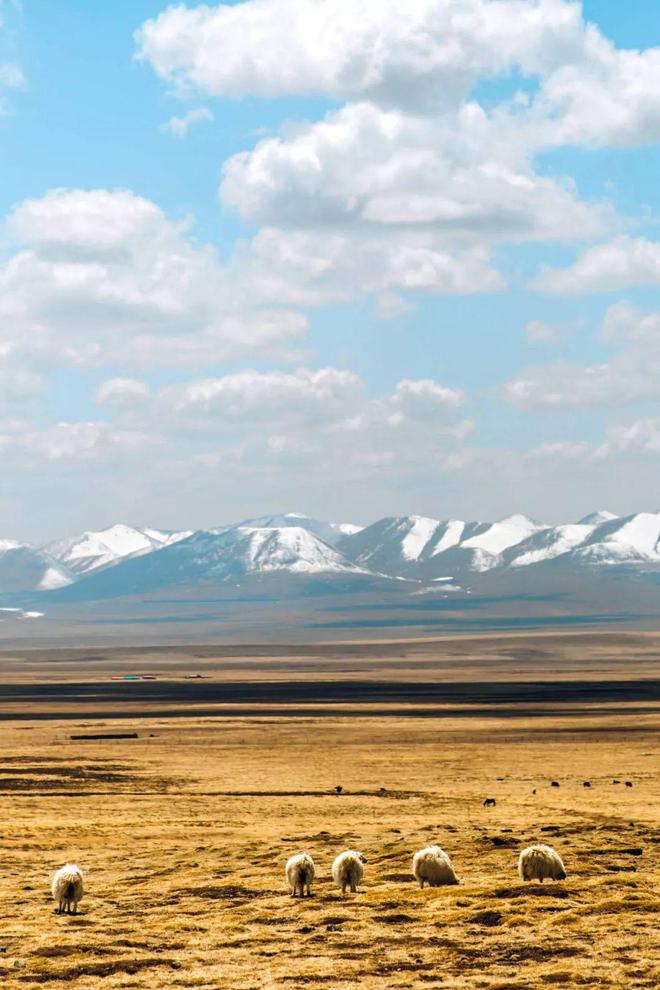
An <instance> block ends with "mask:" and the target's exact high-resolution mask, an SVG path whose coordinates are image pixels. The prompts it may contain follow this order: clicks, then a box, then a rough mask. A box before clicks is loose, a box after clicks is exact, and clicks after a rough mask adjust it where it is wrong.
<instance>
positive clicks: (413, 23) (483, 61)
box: [136, 0, 660, 145]
mask: <svg viewBox="0 0 660 990" xmlns="http://www.w3.org/2000/svg"><path fill="white" fill-rule="evenodd" d="M136 43H137V51H138V57H139V58H140V59H142V60H144V61H147V62H149V63H150V64H151V66H152V67H153V69H154V70H155V72H156V73H157V74H158V75H159V76H161V78H163V79H165V80H166V81H167V82H168V83H174V84H175V85H176V86H178V87H179V88H180V89H181V90H183V91H188V90H193V91H201V92H205V93H209V94H212V95H215V96H224V97H227V96H229V97H239V96H245V95H256V96H262V97H277V96H283V95H287V94H310V93H311V94H317V93H322V94H325V95H328V96H330V97H333V98H335V99H339V100H343V101H349V102H355V101H360V100H369V101H371V102H373V103H377V104H378V105H380V106H383V107H397V108H402V109H404V110H407V111H412V112H414V113H419V112H431V113H437V112H438V111H439V110H442V109H447V108H448V107H456V106H458V105H459V104H460V103H461V102H463V101H464V100H465V99H466V97H467V96H468V94H469V92H470V90H471V89H472V87H473V86H474V84H475V82H476V81H477V80H479V79H482V78H487V79H489V78H493V77H496V76H498V75H506V74H508V73H510V72H512V71H517V72H518V73H520V75H521V76H522V77H527V78H528V79H533V80H537V81H538V88H537V90H536V91H532V96H531V98H529V100H528V104H529V110H530V113H529V118H530V122H531V123H532V125H533V128H534V129H535V130H536V132H537V138H536V139H537V140H538V141H539V142H540V143H541V144H543V143H548V144H566V143H575V144H587V145H604V144H636V143H646V142H650V141H654V140H657V138H658V136H659V135H660V85H659V82H660V49H658V48H650V49H646V50H644V51H636V50H626V49H617V48H616V47H615V46H614V45H613V44H612V43H611V42H610V41H609V40H608V39H607V38H605V37H604V36H603V35H602V34H601V32H600V31H599V30H598V29H597V28H596V27H595V25H593V24H589V23H586V22H585V21H584V20H583V17H582V8H581V5H580V4H579V3H574V2H572V0H417V2H416V3H409V2H406V0H381V2H380V3H367V4H365V3H364V2H363V0H343V2H342V3H341V4H336V3H335V4H333V3H325V2H321V0H244V2H242V3H238V4H232V5H228V4H218V5H216V6H207V5H204V6H197V7H184V6H183V5H177V6H174V7H169V8H168V9H167V10H165V11H163V12H162V13H161V14H160V15H159V16H157V17H155V18H153V19H151V20H148V21H146V22H145V23H144V24H143V25H142V27H141V28H140V30H139V31H138V32H137V33H136ZM541 132H542V133H541Z"/></svg>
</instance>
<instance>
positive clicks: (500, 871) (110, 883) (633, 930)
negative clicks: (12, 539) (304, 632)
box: [0, 633, 660, 990]
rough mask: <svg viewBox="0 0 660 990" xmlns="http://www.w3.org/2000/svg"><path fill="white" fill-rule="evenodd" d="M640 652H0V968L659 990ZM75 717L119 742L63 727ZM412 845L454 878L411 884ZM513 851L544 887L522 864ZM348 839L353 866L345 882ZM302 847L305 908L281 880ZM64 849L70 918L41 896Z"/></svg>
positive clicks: (115, 977)
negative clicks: (527, 860)
mask: <svg viewBox="0 0 660 990" xmlns="http://www.w3.org/2000/svg"><path fill="white" fill-rule="evenodd" d="M659 650H660V636H657V635H655V634H644V635H636V634H624V633H618V634H617V633H610V634H607V633H604V634H597V635H595V634H585V635H576V634H572V635H547V634H546V635H537V636H532V635H521V636H498V637H495V636H492V637H486V636H484V637H481V638H479V639H476V638H471V639H467V638H464V639H454V640H451V639H445V640H437V641H419V642H411V643H392V642H390V643H372V644H369V645H362V646H358V645H349V644H347V645H344V646H342V645H341V644H333V645H326V646H323V647H310V648H304V647H295V648H290V649H287V648H286V647H281V648H276V649H275V648H273V649H271V650H268V649H266V648H263V647H260V648H254V649H252V648H247V647H246V648H243V649H239V648H236V647H232V648H214V647H195V648H194V649H191V650H189V651H186V650H184V649H182V648H170V649H164V648H163V649H140V650H103V649H96V648H95V649H94V650H93V651H84V650H81V651H43V650H42V651H34V652H30V651H19V652H15V653H13V654H11V655H9V654H6V655H4V656H0V682H1V683H0V809H1V820H0V857H1V864H0V897H1V900H2V903H3V905H4V912H3V914H4V917H3V924H2V930H1V932H0V978H1V981H2V983H1V985H2V986H3V987H4V986H8V987H12V988H13V987H16V988H23V987H25V988H27V990H29V988H37V987H43V986H47V987H52V988H53V990H57V988H60V987H62V988H63V987H65V986H66V987H70V986H74V987H77V988H81V990H88V988H89V990H96V988H101V987H103V988H108V990H111V988H118V987H121V988H129V987H133V988H136V987H140V988H149V990H150V988H154V990H161V988H162V990H164V988H177V987H199V988H207V990H211V988H214V990H216V988H223V990H224V988H236V990H251V988H253V990H257V988H277V990H298V988H313V990H314V988H321V987H331V988H333V990H334V988H337V990H349V988H354V987H365V988H374V990H376V988H379V990H380V988H383V990H384V988H390V987H392V988H395V987H396V988H399V987H400V988H415V990H418V988H419V990H421V988H434V987H435V988H441V987H442V988H459V987H460V988H478V987H482V988H499V990H505V988H510V990H514V988H520V990H522V988H530V990H531V988H534V990H536V988H543V987H553V986H554V987H589V986H591V987H612V988H621V987H626V988H635V987H638V988H642V987H643V988H655V987H657V986H658V985H660V966H659V965H658V960H659V951H660V945H659V944H658V908H659V900H658V890H660V855H659V853H660V846H659V844H658V843H659V842H660V829H659V827H658V826H659V824H660V801H659V795H660V772H659V770H660V767H659V761H658V746H657V742H658V735H657V732H658V727H659V725H660V696H659V694H658V692H659V690H660V678H659V677H658V659H657V658H658V652H659ZM125 673H148V674H151V675H155V676H156V677H157V678H158V679H157V680H156V681H148V682H142V683H139V682H138V683H122V682H119V681H113V680H111V678H112V677H113V676H114V677H116V676H120V675H121V674H125ZM191 674H201V675H202V677H201V678H199V679H194V680H192V679H187V677H186V675H188V677H189V675H191ZM548 697H549V698H551V699H552V700H551V701H550V702H548V700H546V699H547V698H548ZM95 732H96V733H111V732H115V733H116V732H137V733H138V738H137V739H126V740H121V739H115V740H110V739H106V740H72V739H71V738H70V737H71V735H77V734H90V733H95ZM614 779H617V780H620V781H621V783H620V784H614V783H613V780H614ZM552 780H556V781H558V782H559V783H560V787H559V788H554V787H551V786H550V782H551V781H552ZM626 780H628V781H630V782H631V783H632V784H633V786H632V787H626V786H625V784H624V782H625V781H626ZM584 781H589V782H590V783H591V787H590V788H585V787H584V786H583V782H584ZM337 784H340V785H342V788H343V792H342V793H341V794H340V795H337V794H335V793H334V790H333V789H334V787H335V785H337ZM381 789H384V790H381ZM534 791H536V793H534ZM487 797H492V798H495V799H496V801H497V804H496V807H494V808H484V807H483V801H484V799H485V798H487ZM430 841H434V842H438V843H439V844H440V845H442V846H443V847H444V848H445V849H446V850H447V852H448V853H449V854H450V856H451V857H452V860H453V862H454V866H455V868H456V871H457V873H458V875H459V876H460V878H461V884H460V886H458V887H451V888H444V889H443V888H440V889H435V890H431V889H425V890H424V891H421V890H419V888H418V887H416V886H415V884H414V883H413V882H412V879H411V875H410V863H411V858H412V854H413V853H414V852H415V850H417V849H418V848H420V847H421V846H422V845H425V844H427V843H428V842H430ZM532 841H545V842H549V843H551V844H552V845H554V846H555V847H556V848H557V849H558V851H559V852H560V853H561V855H562V857H563V858H564V861H565V863H566V867H567V871H568V879H567V880H566V881H565V882H563V883H547V882H546V883H545V884H543V885H542V886H541V885H538V884H528V885H524V884H522V883H521V882H520V881H519V879H518V877H517V874H516V859H517V854H518V851H519V850H520V849H521V848H522V846H523V845H525V844H527V843H529V842H532ZM346 847H354V848H358V849H361V850H362V851H363V853H364V854H365V856H366V857H367V860H368V864H367V867H366V874H365V882H364V885H363V887H362V889H361V890H360V891H359V893H358V894H357V895H354V896H352V895H348V896H346V897H345V898H344V899H342V897H341V895H340V892H339V891H337V890H336V889H335V888H334V887H333V886H332V884H331V883H330V880H329V872H330V864H331V862H332V859H333V857H334V856H335V855H336V853H337V852H339V851H340V850H341V849H343V848H346ZM301 849H307V850H309V851H310V852H311V853H312V854H313V855H314V858H315V860H316V864H317V870H318V881H317V883H316V884H315V885H314V888H313V895H314V896H313V897H312V898H310V899H309V900H304V901H299V900H293V899H292V898H291V897H290V896H289V893H288V891H287V889H286V885H285V882H284V875H283V870H284V863H285V861H286V859H287V858H288V856H290V855H291V854H292V853H293V852H294V851H298V850H301ZM67 860H73V861H76V862H78V863H79V864H80V865H81V866H82V868H83V870H85V873H86V885H87V893H86V896H85V899H84V900H83V901H82V904H81V911H80V914H79V915H78V916H77V917H68V916H64V917H59V916H57V915H55V914H54V913H53V909H54V904H53V902H52V901H51V899H50V894H49V878H50V874H51V873H52V871H53V870H54V869H55V868H57V867H58V866H60V865H62V864H63V863H64V862H65V861H67Z"/></svg>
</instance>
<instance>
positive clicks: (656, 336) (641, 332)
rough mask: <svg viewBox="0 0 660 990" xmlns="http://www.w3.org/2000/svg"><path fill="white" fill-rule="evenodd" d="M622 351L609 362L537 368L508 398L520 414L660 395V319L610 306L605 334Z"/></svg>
mask: <svg viewBox="0 0 660 990" xmlns="http://www.w3.org/2000/svg"><path fill="white" fill-rule="evenodd" d="M600 336H601V338H602V340H603V341H604V342H605V343H608V344H610V345H613V346H615V347H616V348H617V350H616V351H615V353H614V354H613V355H612V357H611V358H609V359H608V360H607V361H602V362H600V363H597V364H592V365H587V366H581V365H578V364H572V363H569V362H567V361H564V362H553V363H551V364H547V365H537V366H536V367H533V368H529V369H527V370H526V371H525V372H524V373H523V374H522V375H520V376H518V377H517V378H515V379H513V380H511V381H509V382H508V383H507V384H506V386H505V391H504V394H505V398H506V399H507V401H508V402H509V403H511V405H514V406H518V407H519V408H521V409H547V410H552V409H557V410H559V409H563V408H577V407H580V406H583V407H586V406H609V405H617V404H622V403H627V402H634V401H639V400H642V399H649V398H655V397H657V396H658V395H660V314H658V313H650V314H640V313H638V312H637V311H636V310H635V309H634V308H633V307H632V306H630V305H629V304H628V303H625V302H624V303H617V304H615V305H614V306H611V307H610V308H609V310H608V311H607V313H606V315H605V319H604V321H603V326H602V328H601V334H600Z"/></svg>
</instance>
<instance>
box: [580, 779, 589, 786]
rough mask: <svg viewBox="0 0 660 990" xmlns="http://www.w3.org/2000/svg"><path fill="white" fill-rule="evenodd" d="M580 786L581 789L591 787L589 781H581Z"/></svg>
mask: <svg viewBox="0 0 660 990" xmlns="http://www.w3.org/2000/svg"><path fill="white" fill-rule="evenodd" d="M582 786H583V787H591V781H590V780H583V781H582Z"/></svg>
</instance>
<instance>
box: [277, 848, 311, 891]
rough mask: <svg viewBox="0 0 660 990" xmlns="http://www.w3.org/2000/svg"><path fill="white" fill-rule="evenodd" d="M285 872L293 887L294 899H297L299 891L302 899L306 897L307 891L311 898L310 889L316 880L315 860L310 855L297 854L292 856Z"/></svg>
mask: <svg viewBox="0 0 660 990" xmlns="http://www.w3.org/2000/svg"><path fill="white" fill-rule="evenodd" d="M284 872H285V873H286V878H287V880H288V882H289V886H290V887H291V896H292V897H295V896H296V893H297V892H298V891H300V896H301V897H304V896H305V891H307V896H308V897H310V896H311V890H310V888H311V886H312V880H313V879H314V873H315V867H314V860H313V859H312V857H311V856H310V855H309V853H297V854H296V855H295V856H292V857H291V858H290V859H289V860H287V864H286V866H285V868H284Z"/></svg>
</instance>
